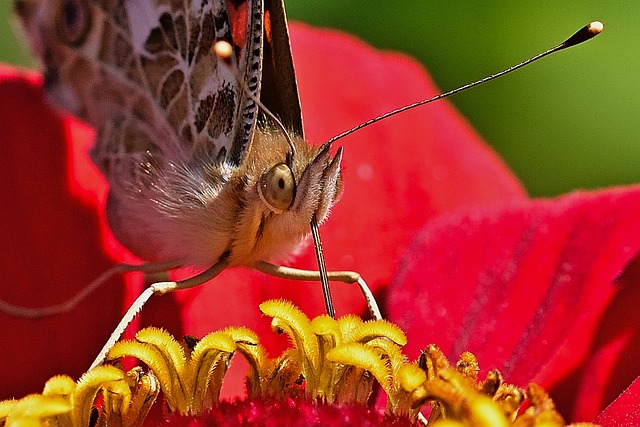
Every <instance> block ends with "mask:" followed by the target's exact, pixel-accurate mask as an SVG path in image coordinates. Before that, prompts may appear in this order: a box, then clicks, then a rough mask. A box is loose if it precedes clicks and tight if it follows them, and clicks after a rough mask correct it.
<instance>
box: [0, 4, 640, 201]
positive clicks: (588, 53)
mask: <svg viewBox="0 0 640 427" xmlns="http://www.w3.org/2000/svg"><path fill="white" fill-rule="evenodd" d="M0 3H1V4H0V8H1V9H0V20H1V21H0V61H5V62H11V63H19V64H29V62H28V61H29V59H28V56H27V55H26V54H25V49H24V48H23V47H21V46H20V44H19V42H18V41H17V40H16V38H15V37H14V35H13V34H12V30H11V26H10V25H9V18H8V16H9V12H10V3H11V2H10V1H8V0H0ZM287 10H288V14H289V17H290V18H291V19H296V20H301V21H305V22H308V23H312V24H315V25H319V26H326V27H333V28H341V29H344V30H346V31H349V32H351V33H353V34H356V35H358V36H360V37H362V38H364V39H366V40H367V41H369V42H370V43H371V44H373V45H375V46H377V47H379V48H384V49H394V50H401V51H404V52H407V53H408V54H410V55H412V56H414V57H416V58H418V59H419V60H420V61H422V62H423V63H424V64H425V66H426V67H427V68H428V69H429V71H430V72H431V74H432V76H433V77H434V79H435V80H436V82H437V83H438V85H439V86H440V87H441V88H442V89H443V90H446V89H451V88H454V87H456V86H459V85H461V84H464V83H467V82H470V81H472V80H475V79H478V78H480V77H483V76H485V75H487V74H491V73H493V72H496V71H499V70H501V69H503V68H506V67H507V66H510V65H513V64H514V63H516V62H519V61H520V60H522V59H525V58H526V57H529V56H532V55H534V54H536V53H538V52H540V51H542V50H545V49H546V48H548V47H551V46H552V45H554V44H556V43H558V42H560V41H562V40H564V39H565V38H566V37H568V36H569V35H571V34H573V32H574V31H575V30H577V29H578V28H580V27H581V26H582V25H584V24H586V23H587V22H589V21H592V20H596V19H597V20H601V21H603V22H604V23H605V32H604V33H603V34H602V35H600V36H599V37H597V38H596V39H594V40H591V41H589V42H588V43H586V44H584V45H582V46H579V47H574V48H572V49H570V50H567V51H565V52H562V53H558V54H556V55H555V56H552V57H550V58H547V59H545V60H543V61H542V62H539V63H536V64H534V65H531V66H530V67H528V68H526V69H524V70H521V71H519V72H517V73H516V74H513V75H510V76H508V77H504V78H502V79H500V80H498V81H496V82H493V83H489V84H487V85H484V86H481V87H479V88H476V89H473V90H471V91H469V92H466V93H463V94H460V95H456V96H455V97H454V98H453V102H454V103H455V104H456V105H457V106H458V108H459V109H460V110H461V111H462V112H463V114H464V115H465V116H466V117H467V118H468V119H469V120H470V121H471V122H472V123H473V124H474V126H475V127H476V129H478V131H479V132H480V133H481V134H482V135H483V136H484V137H485V139H486V140H487V141H488V142H489V143H490V144H491V145H493V146H494V147H495V149H496V150H497V151H498V153H499V154H500V155H501V156H502V157H503V158H504V159H505V160H506V161H507V163H508V164H509V165H510V166H511V168H512V169H513V170H514V171H515V173H516V174H517V175H518V176H519V177H520V179H521V180H522V181H523V182H524V184H525V186H526V187H527V189H528V191H529V192H530V193H531V194H532V195H536V196H550V195H556V194H560V193H564V192H567V191H570V190H572V189H576V188H598V187H603V186H609V185H617V184H627V183H632V182H640V120H639V117H638V116H639V115H640V114H639V112H640V75H639V71H640V33H639V25H638V24H640V3H638V2H637V0H629V1H622V0H618V1H616V2H605V1H602V0H599V1H596V0H593V1H580V2H575V1H568V0H561V1H553V2H552V1H539V2H535V3H534V2H529V3H526V4H525V3H524V2H506V1H484V2H471V1H458V2H451V3H449V2H433V1H425V0H412V1H388V0H386V1H382V0H369V1H346V0H324V1H314V0H287ZM427 108H428V107H427Z"/></svg>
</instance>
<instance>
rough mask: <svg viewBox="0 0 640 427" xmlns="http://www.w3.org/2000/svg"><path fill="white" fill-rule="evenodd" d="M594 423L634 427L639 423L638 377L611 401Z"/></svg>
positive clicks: (604, 425)
mask: <svg viewBox="0 0 640 427" xmlns="http://www.w3.org/2000/svg"><path fill="white" fill-rule="evenodd" d="M595 423H596V424H598V425H600V426H602V427H636V426H638V425H640V378H638V379H636V380H635V381H634V382H633V383H632V384H631V385H630V386H629V388H627V389H626V390H625V391H624V393H622V395H620V397H618V398H617V399H616V400H614V401H613V403H611V405H609V406H608V407H607V409H605V410H604V411H603V412H602V413H601V414H600V415H598V417H597V418H596V419H595Z"/></svg>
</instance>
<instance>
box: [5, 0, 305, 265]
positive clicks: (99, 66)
mask: <svg viewBox="0 0 640 427" xmlns="http://www.w3.org/2000/svg"><path fill="white" fill-rule="evenodd" d="M15 6H16V10H17V11H18V14H19V16H20V17H21V18H22V21H23V23H24V26H25V28H26V30H27V33H28V35H29V36H30V39H31V41H32V45H33V48H34V50H35V52H36V53H37V54H38V55H39V56H40V58H41V59H42V61H43V62H44V65H45V84H46V88H47V91H48V92H49V94H50V95H51V96H52V97H53V99H54V100H55V101H56V102H57V103H58V104H60V105H61V106H63V107H64V108H66V109H67V110H70V111H71V112H73V113H75V114H76V115H78V116H79V117H81V118H83V119H84V120H86V121H87V122H89V123H90V124H91V125H92V126H94V128H95V129H96V131H97V141H96V145H95V147H94V149H93V151H92V158H93V160H94V162H95V163H96V164H97V165H98V167H99V168H100V169H101V171H102V172H103V174H104V175H105V176H106V178H107V179H108V181H109V184H110V196H109V201H108V207H107V211H108V216H109V221H110V225H111V227H112V229H113V231H114V232H115V234H116V236H117V237H118V238H119V240H120V241H121V242H122V243H124V244H125V245H126V246H128V247H129V248H130V249H131V250H133V251H134V252H135V253H137V254H138V255H139V256H141V257H143V258H146V259H159V258H160V259H161V258H163V256H157V253H156V252H158V249H157V248H158V247H160V246H165V247H167V246H171V245H172V242H168V241H167V240H168V239H169V238H167V239H165V240H164V241H163V238H162V237H159V236H158V234H161V233H163V232H164V230H165V229H166V228H167V227H165V226H166V225H167V224H166V222H167V218H171V217H173V216H175V215H180V214H181V213H180V212H178V211H180V210H181V209H182V207H181V206H185V209H184V211H185V212H187V213H188V208H189V206H190V205H189V204H190V203H192V202H193V203H202V201H201V200H189V198H190V197H191V195H192V193H193V192H191V191H190V190H191V189H192V188H193V187H194V186H197V185H198V184H199V180H200V179H201V178H202V177H203V176H204V177H205V179H206V181H207V182H206V183H205V184H206V188H203V190H202V191H203V192H204V193H207V196H210V195H211V193H212V192H213V193H216V192H220V191H222V190H223V187H224V185H225V183H226V179H227V178H228V176H229V174H230V173H231V172H230V171H233V169H234V168H237V167H238V166H239V165H241V163H242V161H243V159H244V158H245V156H246V154H247V152H248V151H249V150H250V147H251V142H252V137H253V133H254V129H255V126H256V119H257V113H258V111H257V107H256V105H255V103H254V102H253V101H252V100H251V97H250V96H248V95H247V93H246V90H247V89H243V88H242V85H241V84H240V83H238V78H239V79H240V80H241V81H242V82H243V85H244V86H245V87H246V88H248V90H249V91H250V92H251V94H252V95H253V96H259V94H260V93H261V86H262V72H263V52H265V54H264V56H265V57H266V62H265V64H266V65H265V67H264V68H265V70H266V74H267V76H268V77H267V81H268V83H266V86H267V87H271V85H274V86H273V89H270V90H269V91H267V92H265V93H264V95H265V98H264V99H263V102H265V103H266V105H267V106H268V107H269V108H271V109H273V112H274V113H275V114H277V115H280V116H282V117H283V119H284V122H285V124H286V125H287V126H288V127H290V128H292V129H294V130H295V132H297V133H300V134H301V133H302V120H301V118H300V107H299V102H298V97H297V89H296V85H295V77H294V74H293V64H292V60H291V53H290V49H289V40H288V30H287V26H286V19H285V15H284V6H283V4H282V0H268V1H267V2H266V4H265V5H264V6H263V4H262V3H261V1H260V0H247V1H233V2H232V1H225V0H211V1H203V2H200V1H191V0H126V1H125V0H101V1H98V0H15ZM263 7H264V9H263ZM218 40H225V41H229V42H230V43H231V44H232V46H233V47H234V53H235V60H236V63H237V67H238V70H237V77H236V76H235V75H234V72H233V71H231V70H230V69H229V68H228V67H226V66H223V64H222V63H220V62H219V59H218V58H217V57H216V56H215V55H213V54H212V51H211V49H212V47H213V45H214V43H215V42H216V41H218ZM281 67H284V68H283V69H282V70H281ZM278 87H286V90H284V91H283V92H282V93H279V91H278V90H277V88H278ZM194 170H195V171H196V172H197V173H193V171H194ZM225 174H226V175H225ZM183 187H184V189H185V191H184V192H181V191H182V188H183ZM187 187H189V188H187ZM167 188H170V189H171V191H172V193H171V194H165V193H166V189H167ZM182 193H184V195H185V200H181V199H180V200H177V202H179V203H177V204H171V206H169V207H167V203H165V202H158V200H159V199H160V200H164V201H166V200H167V199H176V197H173V195H174V194H182ZM178 199H179V197H178ZM213 220H216V219H215V218H213ZM176 227H177V226H176ZM177 233H178V232H177V231H176V234H177ZM174 237H175V236H174ZM222 240H223V239H221V243H220V244H219V245H218V246H220V247H222V245H223V244H222ZM211 252H212V253H215V252H216V251H211ZM179 255H180V254H179V253H178V254H176V253H171V254H170V256H171V257H175V256H179Z"/></svg>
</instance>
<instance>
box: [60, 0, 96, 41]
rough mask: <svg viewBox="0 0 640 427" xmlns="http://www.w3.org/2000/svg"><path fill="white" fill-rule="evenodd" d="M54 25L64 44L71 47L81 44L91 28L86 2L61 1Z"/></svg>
mask: <svg viewBox="0 0 640 427" xmlns="http://www.w3.org/2000/svg"><path fill="white" fill-rule="evenodd" d="M56 25H57V29H58V36H60V38H61V39H62V41H63V42H64V43H66V44H69V45H72V46H74V45H78V44H80V43H82V42H83V41H84V39H85V37H86V36H87V33H88V32H89V28H90V27H91V10H90V9H89V5H88V4H87V0H62V1H61V2H60V9H59V11H58V19H57V22H56Z"/></svg>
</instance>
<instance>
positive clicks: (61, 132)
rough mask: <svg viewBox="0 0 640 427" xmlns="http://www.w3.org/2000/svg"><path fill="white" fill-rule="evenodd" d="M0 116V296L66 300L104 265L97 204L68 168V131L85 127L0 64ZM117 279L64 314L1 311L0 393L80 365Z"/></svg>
mask: <svg viewBox="0 0 640 427" xmlns="http://www.w3.org/2000/svg"><path fill="white" fill-rule="evenodd" d="M0 121H1V123H0V141H2V146H3V151H4V153H5V157H4V159H5V161H3V163H2V168H0V174H1V175H0V192H1V193H2V200H3V207H2V209H1V210H0V221H1V223H2V227H0V245H2V248H3V253H2V257H0V268H1V270H2V275H3V280H2V285H1V286H0V299H2V300H3V301H6V302H9V303H12V304H17V305H22V306H28V307H42V306H48V305H52V304H57V303H61V302H64V301H66V300H67V299H69V298H70V297H71V296H73V295H74V294H76V293H77V292H78V291H79V290H80V289H82V288H84V287H85V286H86V285H87V284H88V283H89V282H90V281H91V280H93V279H95V278H96V277H97V276H98V275H99V274H101V273H103V272H104V271H105V270H106V269H108V268H109V267H110V266H111V265H112V262H111V261H110V260H109V259H107V257H106V256H105V255H104V253H103V251H102V250H101V238H102V236H101V233H100V228H99V226H98V220H97V217H96V215H95V209H92V206H87V204H85V203H82V202H81V201H80V200H79V199H78V197H77V194H74V193H75V191H74V190H72V189H71V187H72V186H71V185H70V184H71V179H70V178H69V171H68V170H66V169H67V168H68V164H67V161H66V159H65V156H66V155H67V151H68V147H67V145H66V144H67V142H68V141H69V137H70V135H73V136H74V137H75V138H76V141H75V142H76V143H79V144H82V143H83V142H88V141H89V139H88V137H90V136H91V132H90V131H88V130H87V128H86V127H82V126H81V125H80V124H79V123H78V122H76V121H73V120H68V119H64V120H63V119H61V118H60V117H59V116H58V115H56V114H55V113H54V112H53V111H52V110H51V109H50V108H49V107H48V106H47V105H46V104H45V102H44V100H43V98H42V89H41V82H40V79H39V78H38V77H36V76H35V75H34V74H23V73H19V72H17V71H16V70H15V69H10V68H7V67H0ZM120 282H121V281H120V280H113V281H112V283H110V284H109V286H105V287H104V288H102V289H100V290H99V291H97V292H95V293H94V294H93V295H91V296H90V298H89V299H88V300H86V301H85V302H84V304H82V306H81V307H78V308H77V309H76V310H74V312H73V313H69V314H67V315H61V316H54V317H49V318H44V319H37V320H32V319H20V318H16V317H13V316H9V315H7V314H4V313H0V336H2V340H3V341H2V354H1V356H0V357H1V363H0V378H2V380H1V381H0V399H3V398H9V397H14V396H15V397H21V396H22V395H24V394H27V393H30V392H34V391H40V390H41V389H42V386H43V385H44V381H45V380H47V379H48V378H49V377H50V376H52V375H54V374H60V373H67V374H70V375H72V376H75V377H78V376H79V375H80V374H81V373H83V372H84V371H85V370H86V369H87V368H88V364H89V363H90V362H91V360H92V359H93V358H94V357H95V355H96V351H97V350H99V349H100V347H101V346H102V345H103V344H104V339H105V337H107V336H108V335H109V333H110V330H112V329H113V325H114V324H115V323H116V322H117V321H118V318H119V316H120V310H121V304H122V300H123V288H122V285H121V283H120ZM96 313H100V314H99V315H97V314H96Z"/></svg>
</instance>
